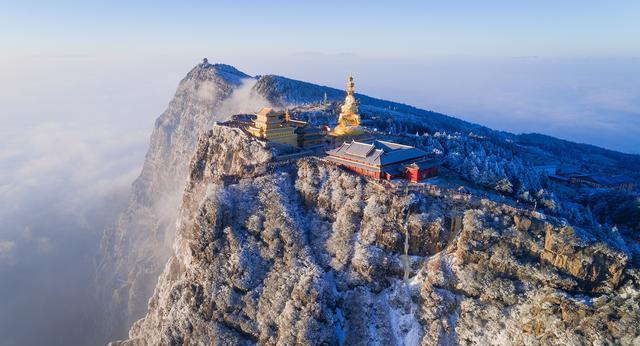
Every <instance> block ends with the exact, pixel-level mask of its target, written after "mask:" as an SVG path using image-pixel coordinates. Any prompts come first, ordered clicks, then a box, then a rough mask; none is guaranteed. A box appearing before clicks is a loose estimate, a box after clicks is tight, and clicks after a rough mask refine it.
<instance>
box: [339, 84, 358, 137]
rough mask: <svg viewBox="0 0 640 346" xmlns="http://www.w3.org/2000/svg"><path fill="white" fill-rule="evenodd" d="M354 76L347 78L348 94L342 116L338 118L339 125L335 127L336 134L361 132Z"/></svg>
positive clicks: (341, 112)
mask: <svg viewBox="0 0 640 346" xmlns="http://www.w3.org/2000/svg"><path fill="white" fill-rule="evenodd" d="M354 85H355V83H353V76H352V75H349V78H348V79H347V95H346V96H345V98H344V103H343V104H342V107H341V108H340V117H339V118H338V126H336V128H335V129H334V131H333V133H334V134H335V135H338V136H341V135H344V134H356V133H358V132H361V131H362V130H361V129H360V114H358V102H357V101H356V98H355V96H354V94H353V87H354Z"/></svg>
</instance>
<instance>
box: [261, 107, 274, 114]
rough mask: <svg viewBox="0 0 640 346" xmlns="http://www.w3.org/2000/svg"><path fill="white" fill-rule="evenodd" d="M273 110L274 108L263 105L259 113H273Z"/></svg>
mask: <svg viewBox="0 0 640 346" xmlns="http://www.w3.org/2000/svg"><path fill="white" fill-rule="evenodd" d="M272 111H273V109H271V108H269V107H263V108H262V109H260V111H259V112H258V115H267V114H269V113H271V112H272Z"/></svg>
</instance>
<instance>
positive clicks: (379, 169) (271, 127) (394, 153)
mask: <svg viewBox="0 0 640 346" xmlns="http://www.w3.org/2000/svg"><path fill="white" fill-rule="evenodd" d="M325 99H326V96H325ZM325 103H326V100H325ZM245 130H246V131H247V132H248V133H250V134H251V135H252V136H254V137H256V138H259V139H262V140H265V141H270V142H275V143H280V144H285V145H290V146H294V147H299V148H305V149H310V148H312V149H321V151H322V152H324V153H325V154H326V156H327V161H329V162H331V163H333V164H336V165H338V166H341V167H344V168H345V169H347V170H350V171H352V172H355V173H358V174H361V175H364V176H367V177H371V178H374V179H378V180H380V179H385V180H393V179H407V180H409V181H412V182H418V181H421V180H424V179H427V178H431V177H434V176H436V175H437V174H438V163H437V162H436V161H435V160H431V159H429V157H428V154H427V153H426V152H424V151H422V150H420V149H417V148H414V147H412V146H408V145H403V144H398V143H393V142H388V141H382V140H376V139H374V140H366V139H370V137H368V134H366V133H365V129H364V128H363V127H361V120H360V114H359V109H358V102H357V101H356V99H355V95H354V82H353V77H352V76H349V79H348V82H347V95H346V96H345V99H344V103H343V104H342V106H341V108H340V116H339V118H338V124H337V125H336V126H335V128H334V129H333V131H326V130H323V129H320V128H318V127H315V126H313V125H311V124H310V123H309V122H306V121H302V120H297V119H292V118H291V116H290V114H289V110H288V109H285V110H284V111H278V110H274V109H271V108H262V109H261V110H260V111H259V112H258V113H256V114H255V117H254V119H253V120H252V121H251V123H250V124H249V125H247V126H245ZM325 147H333V148H334V149H331V150H327V151H326V152H325V150H326V149H323V148H325Z"/></svg>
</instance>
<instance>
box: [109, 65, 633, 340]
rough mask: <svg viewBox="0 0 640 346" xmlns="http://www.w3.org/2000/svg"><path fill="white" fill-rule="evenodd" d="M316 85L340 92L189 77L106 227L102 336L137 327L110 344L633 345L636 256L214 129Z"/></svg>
mask: <svg viewBox="0 0 640 346" xmlns="http://www.w3.org/2000/svg"><path fill="white" fill-rule="evenodd" d="M325 92H326V93H327V95H328V97H329V99H331V100H334V101H337V100H339V99H341V98H342V97H343V95H344V93H343V92H342V91H339V90H336V89H331V88H327V87H322V86H317V85H313V84H310V83H306V82H301V81H295V80H291V79H287V78H284V77H279V76H262V77H260V78H253V77H250V76H248V75H246V74H244V73H242V72H240V71H238V70H236V69H235V68H233V67H231V66H228V65H220V64H216V65H212V64H208V63H203V64H199V65H198V66H196V67H195V68H194V69H193V70H191V71H190V72H189V73H188V74H187V76H186V77H185V78H184V79H183V80H182V81H181V82H180V85H179V86H178V89H177V91H176V94H175V96H174V99H173V100H172V101H171V103H170V104H169V106H168V108H167V110H166V111H165V112H164V113H163V114H162V115H161V116H160V117H159V118H158V120H157V121H156V125H155V128H154V131H153V134H152V137H151V143H150V147H149V151H148V153H147V157H146V160H145V164H144V168H143V171H142V173H141V175H140V177H139V178H138V179H137V180H136V182H135V183H134V185H133V197H132V199H131V201H130V203H129V207H128V209H127V211H126V212H124V213H123V214H122V215H121V216H120V218H119V219H118V221H117V223H116V224H115V225H114V227H113V228H110V229H107V230H105V232H104V236H103V240H102V247H101V249H102V251H101V256H100V258H99V261H98V264H99V268H98V269H99V272H98V277H97V285H98V287H99V288H100V290H99V294H100V297H101V298H102V301H103V302H104V305H103V309H102V311H100V312H99V317H98V320H99V321H100V323H99V324H100V325H101V326H106V327H107V329H108V330H105V331H102V333H104V335H107V336H113V335H120V336H121V337H125V334H126V330H127V329H129V327H130V326H131V325H132V324H133V322H134V321H136V320H138V319H140V318H143V317H144V318H143V319H142V320H140V321H138V322H136V323H135V324H134V325H133V327H132V328H131V330H130V334H129V335H130V338H131V339H130V340H129V341H126V342H124V343H125V344H136V343H139V344H149V345H155V344H187V343H188V344H209V343H212V342H213V341H216V342H223V341H228V342H230V343H248V344H253V343H256V342H262V343H266V344H278V343H279V344H291V343H295V342H299V343H310V344H313V343H319V342H322V341H325V342H327V343H329V344H335V343H345V344H358V343H366V342H369V341H370V342H372V343H374V344H376V343H377V344H402V343H403V342H405V343H409V344H411V343H412V342H414V341H415V340H422V342H424V343H426V344H435V343H441V344H455V343H458V342H460V343H463V342H465V341H469V342H477V343H489V344H491V343H495V342H498V341H504V340H516V341H515V343H528V344H536V343H545V342H548V343H555V342H566V343H569V344H571V343H573V342H574V341H576V342H577V341H580V340H587V341H593V342H595V343H597V342H599V341H601V340H609V339H612V338H623V337H624V338H626V339H622V340H625V341H626V342H627V343H629V342H633V337H635V336H636V335H638V331H637V329H636V328H637V326H634V324H633V323H631V322H632V321H633V320H634V319H635V320H637V318H638V306H637V304H635V303H634V300H633V299H635V297H637V292H638V291H637V285H638V279H637V272H636V269H633V268H635V267H633V268H631V269H629V267H630V266H629V265H628V263H633V262H634V261H637V259H635V258H632V256H633V255H630V254H629V253H627V251H625V250H624V249H620V248H618V247H617V246H616V245H610V244H608V243H607V242H606V241H603V240H602V237H601V236H599V235H598V234H593V233H592V232H591V231H585V230H580V229H578V228H575V229H574V228H571V227H568V226H567V227H565V226H563V225H562V223H561V222H559V221H557V220H554V219H551V218H549V219H547V220H544V219H541V218H540V216H539V214H537V213H534V214H532V213H530V212H528V211H524V210H519V209H514V208H512V207H509V206H507V205H501V204H496V203H495V202H491V201H488V200H482V199H479V198H478V197H474V196H471V195H465V194H460V193H458V192H455V193H453V192H451V191H446V190H429V191H424V192H422V193H415V194H412V195H410V196H405V195H404V194H403V192H402V191H380V190H377V189H376V186H375V185H373V184H371V183H369V182H367V181H365V180H363V179H361V178H358V177H355V176H353V175H351V174H348V173H345V172H342V171H340V170H336V169H334V168H332V167H328V166H326V165H324V164H323V163H321V162H317V161H313V160H303V161H300V162H299V163H295V164H284V165H276V166H274V165H272V164H267V163H266V162H268V161H269V160H270V158H271V152H270V149H269V148H267V147H264V146H262V145H261V144H260V143H258V142H256V141H255V140H252V139H250V138H247V137H246V136H244V135H243V133H242V132H240V131H238V130H233V129H230V128H226V127H220V126H214V123H215V122H216V121H218V120H226V119H227V118H228V117H229V116H230V115H232V114H235V113H245V112H252V111H255V110H257V109H259V108H260V107H261V106H266V105H269V104H272V105H274V106H281V105H289V106H291V105H300V104H309V103H316V102H319V101H321V100H322V98H323V97H324V94H325ZM357 97H358V100H359V101H360V103H361V109H362V111H363V114H364V118H365V120H366V121H371V122H377V123H378V124H381V125H382V126H386V128H385V129H403V131H404V132H409V133H415V132H418V131H420V132H421V133H422V132H424V131H426V130H428V131H432V132H435V131H447V132H462V133H470V132H473V133H474V134H482V135H483V136H486V137H478V138H481V139H477V140H476V142H477V143H482V141H485V140H486V141H493V142H494V143H496V144H494V147H493V149H492V151H493V152H494V154H495V153H499V152H500V151H499V150H498V149H495V148H497V147H500V146H506V145H511V144H509V143H511V142H506V141H505V139H509V140H516V137H515V136H514V135H511V134H505V133H499V132H495V131H493V130H490V129H487V128H485V127H482V126H479V125H475V124H471V123H468V122H464V121H462V120H459V119H455V118H452V117H448V116H446V115H442V114H438V113H434V112H430V111H424V110H419V109H416V108H413V107H410V106H406V105H401V104H397V103H393V102H388V101H383V100H378V99H374V98H370V97H367V96H364V95H358V96H357ZM212 129H213V130H212ZM442 136H444V137H439V138H446V137H447V136H448V135H442ZM199 138H200V140H198V139H199ZM474 138H476V137H474ZM429 140H433V138H430V139H429ZM477 143H476V144H477ZM463 144H464V143H463ZM532 145H537V144H532ZM511 146H512V147H516V146H515V145H511ZM500 148H501V147H500ZM516 148H518V150H520V149H519V148H520V147H516ZM194 152H195V156H194ZM505 152H506V153H508V155H512V156H513V155H516V154H517V152H516V151H515V150H514V151H512V150H511V149H510V150H509V151H505ZM626 160H627V161H632V160H630V159H628V158H627V159H626ZM633 160H636V159H635V158H634V159H633ZM609 161H610V160H609ZM523 170H524V168H523ZM176 224H177V233H176ZM407 227H408V228H407ZM405 231H408V232H409V236H410V239H409V242H410V249H409V255H411V256H412V257H411V258H412V259H413V260H412V268H411V275H412V278H411V280H410V281H409V282H408V283H406V284H405V283H402V282H401V281H402V280H401V278H402V275H403V272H404V268H403V267H402V261H401V260H400V257H399V256H400V255H402V254H403V246H402V243H403V242H404V232H405ZM630 256H631V257H630ZM163 268H164V270H163ZM625 268H627V269H625ZM154 292H155V293H154ZM150 297H152V298H151V300H150V301H149V298H150ZM148 303H149V305H147V304H148ZM574 315H575V316H578V317H577V318H574ZM599 320H603V321H607V323H608V324H607V327H606V328H605V327H603V326H602V325H596V324H597V323H596V322H597V321H599ZM368 321H372V322H371V323H369V322H368ZM582 324H586V325H590V324H593V325H594V326H593V327H592V328H591V329H589V330H582V329H581V327H580V325H582ZM603 328H605V329H603ZM590 333H591V334H590ZM498 336H499V337H500V338H498ZM501 338H502V339H501ZM509 338H512V339H509Z"/></svg>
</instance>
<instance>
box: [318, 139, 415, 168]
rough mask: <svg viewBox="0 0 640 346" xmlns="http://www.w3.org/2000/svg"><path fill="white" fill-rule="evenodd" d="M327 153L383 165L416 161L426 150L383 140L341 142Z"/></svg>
mask: <svg viewBox="0 0 640 346" xmlns="http://www.w3.org/2000/svg"><path fill="white" fill-rule="evenodd" d="M328 154H329V155H330V156H341V157H344V158H348V159H351V160H356V161H361V162H364V163H366V164H370V165H376V166H385V165H390V164H394V163H397V162H403V161H407V160H411V159H415V160H416V161H417V160H420V159H422V158H424V157H425V156H426V155H427V153H426V152H424V151H422V150H420V149H417V148H414V147H411V146H408V145H402V144H397V143H391V142H384V141H373V142H372V143H361V142H356V141H352V142H351V143H343V144H342V145H341V146H340V147H338V148H336V149H333V150H330V151H329V152H328Z"/></svg>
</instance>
